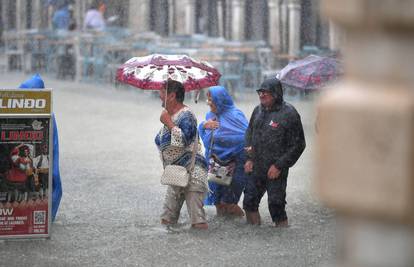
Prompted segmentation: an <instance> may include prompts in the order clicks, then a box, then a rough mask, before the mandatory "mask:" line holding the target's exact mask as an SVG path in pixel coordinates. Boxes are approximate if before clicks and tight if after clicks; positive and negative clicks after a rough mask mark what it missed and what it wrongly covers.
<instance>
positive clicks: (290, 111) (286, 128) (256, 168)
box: [243, 78, 306, 226]
mask: <svg viewBox="0 0 414 267" xmlns="http://www.w3.org/2000/svg"><path fill="white" fill-rule="evenodd" d="M257 93H258V94H259V99H260V105H258V106H257V107H256V108H255V109H254V111H253V114H252V116H251V118H250V122H249V127H248V129H247V132H246V151H247V155H248V156H247V161H246V163H245V166H244V168H245V171H246V172H247V173H250V176H249V178H248V181H247V185H246V188H245V192H244V200H243V208H244V210H245V211H246V219H247V222H248V223H250V224H260V214H259V211H258V209H259V204H260V200H261V198H262V197H263V195H264V193H265V192H266V191H267V195H268V206H269V212H270V215H271V217H272V220H273V222H274V224H275V226H288V218H287V215H286V210H285V205H286V185H287V177H288V172H289V168H290V167H292V166H293V165H294V164H295V163H296V161H297V160H298V159H299V157H300V155H301V154H302V152H303V150H304V149H305V146H306V144H305V137H304V133H303V127H302V122H301V119H300V115H299V114H298V112H297V111H296V109H295V108H294V107H293V106H292V105H290V104H288V103H286V102H285V101H283V91H282V85H281V83H280V81H279V80H278V79H277V78H271V79H268V80H265V81H264V82H263V83H262V84H261V86H260V88H259V89H258V90H257Z"/></svg>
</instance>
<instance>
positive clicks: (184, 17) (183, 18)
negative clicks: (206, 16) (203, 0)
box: [176, 0, 195, 34]
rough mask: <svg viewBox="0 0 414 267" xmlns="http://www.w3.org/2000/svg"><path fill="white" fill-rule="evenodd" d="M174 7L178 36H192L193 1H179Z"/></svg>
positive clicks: (193, 22) (193, 28)
mask: <svg viewBox="0 0 414 267" xmlns="http://www.w3.org/2000/svg"><path fill="white" fill-rule="evenodd" d="M179 4H180V6H179V7H176V21H177V24H176V26H177V28H176V32H177V33H178V34H194V32H195V0H180V2H179Z"/></svg>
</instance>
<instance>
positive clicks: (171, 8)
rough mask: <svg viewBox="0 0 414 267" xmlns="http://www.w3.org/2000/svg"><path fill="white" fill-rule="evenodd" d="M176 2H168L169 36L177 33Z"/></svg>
mask: <svg viewBox="0 0 414 267" xmlns="http://www.w3.org/2000/svg"><path fill="white" fill-rule="evenodd" d="M175 1H176V0H168V35H172V34H174V33H175V4H176V2H175Z"/></svg>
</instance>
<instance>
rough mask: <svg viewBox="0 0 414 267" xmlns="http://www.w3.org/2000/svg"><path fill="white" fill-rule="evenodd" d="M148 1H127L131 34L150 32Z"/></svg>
mask: <svg viewBox="0 0 414 267" xmlns="http://www.w3.org/2000/svg"><path fill="white" fill-rule="evenodd" d="M149 1H150V0H133V1H129V28H130V29H131V30H132V31H133V32H146V31H150V11H151V10H150V9H151V8H150V2H149Z"/></svg>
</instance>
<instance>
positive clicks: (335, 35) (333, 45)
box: [329, 20, 345, 51]
mask: <svg viewBox="0 0 414 267" xmlns="http://www.w3.org/2000/svg"><path fill="white" fill-rule="evenodd" d="M344 41H345V39H344V36H343V34H342V33H341V29H340V28H339V27H338V26H337V25H336V24H335V22H333V21H332V20H330V21H329V49H331V50H333V51H338V50H340V48H341V44H342V43H344Z"/></svg>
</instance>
